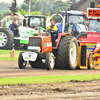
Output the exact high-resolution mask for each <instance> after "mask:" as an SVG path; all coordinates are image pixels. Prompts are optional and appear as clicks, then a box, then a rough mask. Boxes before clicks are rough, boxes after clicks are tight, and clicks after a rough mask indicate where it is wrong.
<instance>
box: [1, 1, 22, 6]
mask: <svg viewBox="0 0 100 100" xmlns="http://www.w3.org/2000/svg"><path fill="white" fill-rule="evenodd" d="M3 1H4V2H7V3H11V2H12V1H13V0H0V2H3ZM23 1H24V0H17V3H18V5H20V4H22V2H23Z"/></svg>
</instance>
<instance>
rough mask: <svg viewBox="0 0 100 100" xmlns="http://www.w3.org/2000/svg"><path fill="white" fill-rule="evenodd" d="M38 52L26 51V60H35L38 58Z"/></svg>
mask: <svg viewBox="0 0 100 100" xmlns="http://www.w3.org/2000/svg"><path fill="white" fill-rule="evenodd" d="M37 55H38V54H37V53H35V52H25V53H22V56H23V59H24V60H25V61H35V60H36V59H37Z"/></svg>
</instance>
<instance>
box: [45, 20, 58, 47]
mask: <svg viewBox="0 0 100 100" xmlns="http://www.w3.org/2000/svg"><path fill="white" fill-rule="evenodd" d="M46 30H47V31H50V34H51V36H52V46H54V43H55V40H56V39H57V37H58V27H57V26H56V25H55V21H54V20H52V21H51V26H49V27H48V28H47V29H46Z"/></svg>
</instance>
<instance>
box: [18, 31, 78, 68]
mask: <svg viewBox="0 0 100 100" xmlns="http://www.w3.org/2000/svg"><path fill="white" fill-rule="evenodd" d="M27 61H29V63H30V64H31V67H32V68H34V67H38V66H42V65H44V66H45V67H46V68H47V69H48V70H52V69H54V66H59V67H60V68H66V69H75V68H76V66H77V62H78V42H77V39H76V38H75V37H73V36H71V35H70V33H59V34H58V39H57V40H56V41H55V47H52V41H51V36H50V35H49V36H40V35H39V36H33V37H30V38H29V46H28V52H24V53H23V52H22V53H20V55H19V60H18V64H19V68H20V69H24V68H26V64H27Z"/></svg>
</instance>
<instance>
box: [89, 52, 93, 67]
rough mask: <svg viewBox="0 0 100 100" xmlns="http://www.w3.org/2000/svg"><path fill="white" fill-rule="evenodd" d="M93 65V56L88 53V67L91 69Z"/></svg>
mask: <svg viewBox="0 0 100 100" xmlns="http://www.w3.org/2000/svg"><path fill="white" fill-rule="evenodd" d="M93 66H94V58H93V55H92V54H91V53H90V54H89V58H88V69H93Z"/></svg>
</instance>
